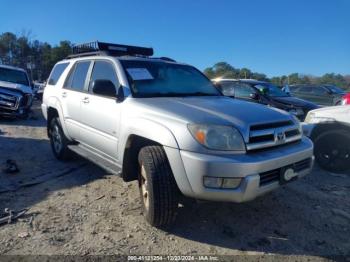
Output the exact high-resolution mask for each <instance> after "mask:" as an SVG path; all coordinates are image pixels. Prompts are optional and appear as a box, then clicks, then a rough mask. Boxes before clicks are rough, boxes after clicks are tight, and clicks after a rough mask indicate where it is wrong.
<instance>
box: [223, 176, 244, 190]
mask: <svg viewBox="0 0 350 262" xmlns="http://www.w3.org/2000/svg"><path fill="white" fill-rule="evenodd" d="M241 181H242V179H241V178H224V180H223V182H222V188H237V187H239V185H240V184H241Z"/></svg>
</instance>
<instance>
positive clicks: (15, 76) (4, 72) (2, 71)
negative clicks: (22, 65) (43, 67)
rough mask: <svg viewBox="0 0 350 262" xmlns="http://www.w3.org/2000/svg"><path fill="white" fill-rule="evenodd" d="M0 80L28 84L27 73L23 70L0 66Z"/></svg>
mask: <svg viewBox="0 0 350 262" xmlns="http://www.w3.org/2000/svg"><path fill="white" fill-rule="evenodd" d="M0 81H6V82H11V83H15V84H22V85H26V86H29V81H28V78H27V74H26V73H25V72H23V71H19V70H13V69H8V68H1V67H0Z"/></svg>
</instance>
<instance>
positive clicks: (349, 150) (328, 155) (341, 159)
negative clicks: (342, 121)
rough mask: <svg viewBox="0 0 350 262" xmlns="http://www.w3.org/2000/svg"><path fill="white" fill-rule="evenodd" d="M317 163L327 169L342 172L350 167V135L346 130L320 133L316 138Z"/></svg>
mask: <svg viewBox="0 0 350 262" xmlns="http://www.w3.org/2000/svg"><path fill="white" fill-rule="evenodd" d="M314 144H315V158H316V161H317V163H318V164H319V165H320V166H321V167H322V168H324V169H325V170H327V171H330V172H334V173H342V172H344V171H346V170H348V169H350V135H349V134H348V132H346V131H344V130H337V131H330V132H325V133H322V134H320V135H319V136H317V137H316V138H315V139H314Z"/></svg>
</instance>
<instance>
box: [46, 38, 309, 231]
mask: <svg viewBox="0 0 350 262" xmlns="http://www.w3.org/2000/svg"><path fill="white" fill-rule="evenodd" d="M152 56H153V49H151V48H144V47H135V46H126V45H117V44H109V43H102V42H93V43H87V44H82V45H77V46H75V47H74V48H73V55H71V56H69V57H68V58H67V59H65V60H63V61H60V62H58V63H57V64H56V65H55V67H54V68H53V70H52V73H51V75H50V77H49V80H48V84H47V86H46V88H45V92H44V96H43V104H42V112H43V114H44V116H45V118H46V119H47V127H48V136H49V138H50V141H51V146H52V149H53V153H54V155H55V156H56V157H57V158H58V159H60V160H64V159H67V158H68V157H69V154H70V153H71V151H74V152H76V153H78V154H80V155H82V156H84V157H85V158H87V159H89V160H91V161H93V162H94V163H96V164H98V165H100V166H101V167H103V168H104V169H106V170H108V172H110V173H112V174H117V175H119V176H121V177H122V178H123V180H124V181H127V182H128V181H133V180H138V184H139V189H140V195H141V199H142V207H143V213H144V216H145V218H146V220H147V221H148V222H149V223H150V224H151V225H154V226H164V225H167V224H169V223H171V222H173V221H174V219H175V216H176V213H177V208H178V204H179V200H180V196H181V195H184V196H188V197H192V198H196V199H203V200H215V201H231V202H245V201H249V200H252V199H254V198H256V197H258V196H261V195H263V194H265V193H267V192H270V191H272V190H274V189H276V188H278V187H280V185H282V184H284V183H287V182H290V181H293V180H296V179H298V178H300V177H303V176H305V175H306V174H308V173H310V171H311V169H312V166H313V144H312V142H311V140H309V139H308V138H306V137H305V136H303V135H302V130H301V126H300V123H299V121H298V120H297V119H296V118H295V117H294V116H292V115H290V114H288V113H286V112H284V111H281V110H279V109H274V108H268V107H265V106H263V105H259V104H255V103H250V102H245V101H239V100H235V99H231V98H228V97H225V96H223V95H222V94H221V93H220V91H219V90H218V89H217V88H216V87H215V86H214V85H213V84H212V83H211V81H210V80H209V79H208V78H207V77H206V76H204V75H203V74H202V73H201V72H200V71H199V70H197V69H196V68H194V67H192V66H190V65H186V64H182V63H177V62H175V61H174V60H172V59H170V58H164V57H163V58H162V57H161V58H155V57H152Z"/></svg>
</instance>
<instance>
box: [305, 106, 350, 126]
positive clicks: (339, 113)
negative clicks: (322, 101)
mask: <svg viewBox="0 0 350 262" xmlns="http://www.w3.org/2000/svg"><path fill="white" fill-rule="evenodd" d="M309 114H313V115H314V116H315V117H321V118H322V117H325V118H332V119H334V120H336V121H340V122H345V123H348V124H350V106H348V105H345V106H330V107H324V108H320V109H316V110H312V111H310V113H309Z"/></svg>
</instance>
